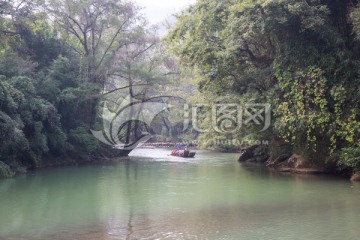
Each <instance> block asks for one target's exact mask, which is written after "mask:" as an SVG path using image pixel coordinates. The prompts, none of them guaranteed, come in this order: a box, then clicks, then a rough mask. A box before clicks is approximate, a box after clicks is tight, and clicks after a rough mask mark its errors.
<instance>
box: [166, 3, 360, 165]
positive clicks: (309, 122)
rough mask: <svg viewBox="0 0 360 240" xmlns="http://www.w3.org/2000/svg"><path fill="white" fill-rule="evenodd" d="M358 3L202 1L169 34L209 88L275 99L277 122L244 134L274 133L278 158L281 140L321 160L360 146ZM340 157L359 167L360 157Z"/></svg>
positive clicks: (311, 160)
mask: <svg viewBox="0 0 360 240" xmlns="http://www.w3.org/2000/svg"><path fill="white" fill-rule="evenodd" d="M356 4H357V1H351V0H347V1H334V0H324V1H315V0H308V1H305V0H267V1H261V0H257V1H247V0H241V1H238V0H236V1H235V0H225V1H215V0H199V1H198V2H197V3H196V4H195V5H194V6H192V7H190V8H189V9H187V10H186V11H183V12H182V13H181V14H179V15H178V24H177V25H176V26H175V27H174V28H173V29H172V31H171V32H170V34H169V35H168V37H167V41H168V43H169V44H170V46H172V48H173V50H174V52H175V53H176V54H177V55H178V56H179V57H180V59H181V62H182V63H183V64H184V65H186V66H189V67H193V68H194V69H197V70H198V72H199V73H200V74H201V76H202V80H201V81H200V83H199V87H200V89H201V90H202V92H203V93H205V94H208V93H212V94H216V95H217V96H218V97H222V98H223V97H224V96H225V95H233V97H232V98H237V99H238V100H237V101H236V103H237V102H240V103H241V102H249V103H252V102H255V103H271V104H272V110H273V111H272V113H273V114H272V115H273V116H272V120H273V128H272V129H271V130H268V131H266V132H263V133H260V132H259V131H258V130H257V129H247V130H248V131H245V132H241V133H239V136H238V138H244V137H245V135H244V134H247V135H248V137H249V136H253V137H255V138H258V139H259V138H265V139H270V140H271V144H270V146H275V147H271V148H272V149H270V151H271V152H272V153H273V157H274V158H276V157H277V156H276V155H277V154H279V153H281V150H279V149H278V148H279V147H278V146H281V147H282V148H284V149H285V148H286V149H288V148H291V149H292V151H293V152H294V153H297V154H301V155H304V156H305V157H306V158H307V160H308V162H309V163H310V164H311V165H313V164H314V163H315V164H318V165H323V164H325V162H327V161H328V160H329V159H336V158H334V156H337V155H338V153H340V152H341V149H343V148H347V149H352V148H355V149H356V147H358V146H359V145H360V121H359V120H360V112H359V103H360V101H359V100H360V99H359V97H360V95H359V83H360V76H359V70H358V64H359V60H360V51H359V46H360V45H359V42H358V36H359V34H360V30H359V22H360V14H359V12H360V11H359V7H354V6H356ZM349 16H350V17H349ZM213 99H217V100H218V99H220V98H213ZM217 100H215V101H214V100H213V102H215V103H216V102H219V101H217ZM208 137H209V136H208ZM216 137H217V138H219V135H216ZM224 137H226V136H224ZM250 138H251V137H250ZM284 146H286V147H284ZM352 152H355V150H354V151H352ZM355 155H356V154H355ZM352 156H354V155H352ZM341 159H342V162H340V164H343V165H345V166H348V167H351V168H354V169H355V170H358V168H355V166H356V165H358V163H357V164H356V162H358V160H359V159H358V158H357V157H348V158H341ZM344 159H345V160H344ZM346 159H347V160H346Z"/></svg>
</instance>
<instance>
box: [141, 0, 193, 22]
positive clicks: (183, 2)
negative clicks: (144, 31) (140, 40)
mask: <svg viewBox="0 0 360 240" xmlns="http://www.w3.org/2000/svg"><path fill="white" fill-rule="evenodd" d="M135 2H137V3H138V4H139V5H140V6H142V7H144V9H143V10H142V12H143V13H144V14H145V16H146V17H147V18H148V20H149V22H150V23H151V24H156V23H159V22H162V21H163V20H165V18H166V17H168V16H170V15H171V14H172V13H175V12H177V11H179V10H181V9H183V8H185V7H186V6H188V5H190V4H193V3H195V2H196V0H135Z"/></svg>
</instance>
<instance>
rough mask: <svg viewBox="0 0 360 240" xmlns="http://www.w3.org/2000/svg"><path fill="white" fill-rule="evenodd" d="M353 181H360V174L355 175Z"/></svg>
mask: <svg viewBox="0 0 360 240" xmlns="http://www.w3.org/2000/svg"><path fill="white" fill-rule="evenodd" d="M351 181H354V182H355V181H356V182H358V181H360V173H354V174H353V175H352V177H351Z"/></svg>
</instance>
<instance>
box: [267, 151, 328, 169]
mask: <svg viewBox="0 0 360 240" xmlns="http://www.w3.org/2000/svg"><path fill="white" fill-rule="evenodd" d="M307 163H308V162H307V161H306V159H305V158H304V156H302V155H298V154H293V155H291V156H289V155H286V154H284V155H281V156H279V157H278V158H277V159H275V160H273V161H270V160H269V161H268V162H267V166H268V167H270V168H273V169H275V170H276V171H279V172H290V173H303V174H315V173H324V172H325V170H324V169H321V168H318V167H314V166H308V164H307Z"/></svg>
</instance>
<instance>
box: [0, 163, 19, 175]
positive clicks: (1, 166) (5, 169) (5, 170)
mask: <svg viewBox="0 0 360 240" xmlns="http://www.w3.org/2000/svg"><path fill="white" fill-rule="evenodd" d="M14 175H15V173H14V172H13V171H12V170H11V169H10V167H9V165H7V164H6V163H4V162H2V161H0V178H11V177H13V176H14Z"/></svg>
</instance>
